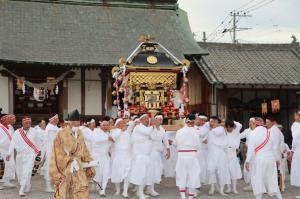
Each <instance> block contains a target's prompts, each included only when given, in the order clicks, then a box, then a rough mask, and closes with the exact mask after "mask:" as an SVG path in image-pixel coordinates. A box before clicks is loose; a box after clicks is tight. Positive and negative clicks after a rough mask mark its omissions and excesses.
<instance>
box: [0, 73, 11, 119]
mask: <svg viewBox="0 0 300 199" xmlns="http://www.w3.org/2000/svg"><path fill="white" fill-rule="evenodd" d="M0 107H1V108H2V109H3V111H2V112H3V113H9V83H8V78H7V77H3V76H2V75H1V74H0Z"/></svg>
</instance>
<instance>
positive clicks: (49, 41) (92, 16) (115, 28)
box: [0, 0, 205, 65]
mask: <svg viewBox="0 0 300 199" xmlns="http://www.w3.org/2000/svg"><path fill="white" fill-rule="evenodd" d="M52 2H54V1H52ZM128 4H129V3H128ZM141 35H151V36H154V37H155V41H157V42H159V43H161V44H162V45H164V46H165V47H166V48H167V49H168V50H169V51H170V52H172V53H173V54H174V55H175V56H177V57H178V58H179V59H183V58H184V55H189V54H193V55H201V54H204V53H205V51H204V50H203V49H201V48H200V47H199V46H198V44H197V43H196V41H195V40H194V38H193V35H192V32H191V30H190V27H189V23H188V19H187V15H186V13H185V12H184V11H182V10H177V9H154V8H132V7H125V6H123V7H122V6H104V5H90V4H87V5H82V4H73V3H68V4H66V3H61V2H60V3H50V2H42V1H40V2H34V1H12V0H8V1H1V2H0V60H2V61H14V62H28V63H30V62H40V63H54V64H66V65H68V64H70V65H72V64H76V65H89V64H91V65H94V64H95V65H110V64H116V63H117V62H118V59H119V58H120V57H127V56H129V54H130V53H131V52H132V51H133V50H134V49H135V48H136V46H137V45H138V44H139V40H138V39H139V37H140V36H141Z"/></svg>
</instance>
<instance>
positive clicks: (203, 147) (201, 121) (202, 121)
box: [195, 113, 209, 185]
mask: <svg viewBox="0 0 300 199" xmlns="http://www.w3.org/2000/svg"><path fill="white" fill-rule="evenodd" d="M207 119H208V118H207V116H206V115H205V114H203V113H200V114H197V115H196V119H195V128H196V131H197V134H198V136H199V142H200V148H199V150H198V160H199V164H200V168H201V175H200V180H201V183H202V184H204V185H206V184H207V183H208V173H207V153H208V147H207V140H208V132H209V123H208V122H207Z"/></svg>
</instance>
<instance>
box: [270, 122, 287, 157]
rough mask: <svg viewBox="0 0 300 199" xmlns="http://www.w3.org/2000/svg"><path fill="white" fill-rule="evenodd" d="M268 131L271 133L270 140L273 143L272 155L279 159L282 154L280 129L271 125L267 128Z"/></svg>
mask: <svg viewBox="0 0 300 199" xmlns="http://www.w3.org/2000/svg"><path fill="white" fill-rule="evenodd" d="M269 131H270V133H271V134H272V136H271V137H272V139H273V140H272V141H273V143H274V155H275V158H276V160H280V159H281V156H282V148H283V145H284V137H283V134H282V132H281V131H280V129H279V128H278V127H277V126H276V125H273V126H272V127H271V128H270V129H269Z"/></svg>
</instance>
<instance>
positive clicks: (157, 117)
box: [155, 115, 164, 120]
mask: <svg viewBox="0 0 300 199" xmlns="http://www.w3.org/2000/svg"><path fill="white" fill-rule="evenodd" d="M155 119H161V120H163V119H164V117H163V116H162V115H157V116H155Z"/></svg>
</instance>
